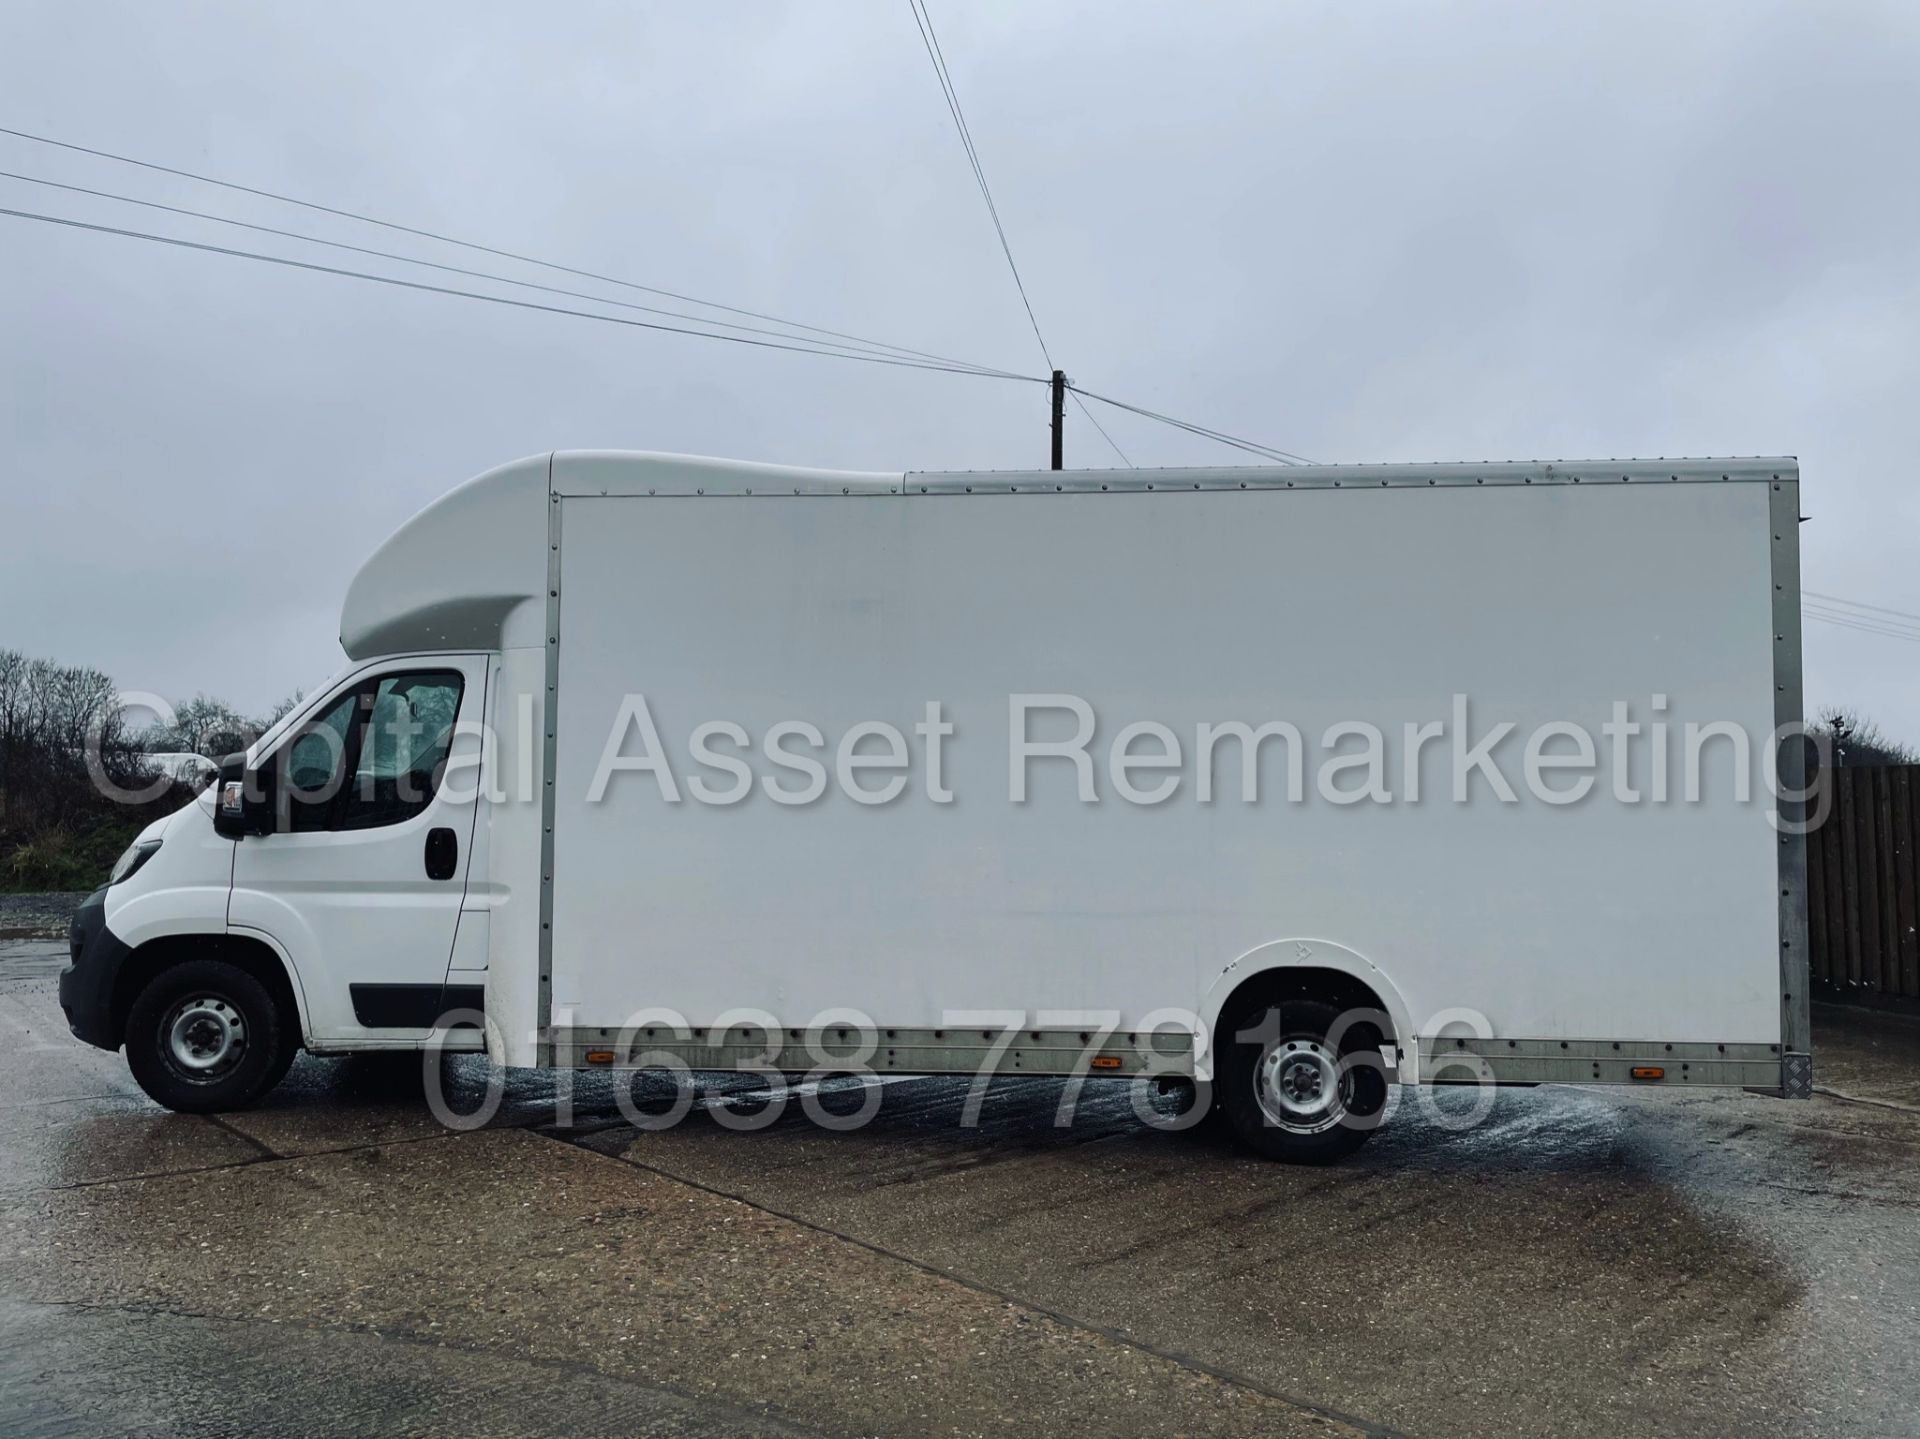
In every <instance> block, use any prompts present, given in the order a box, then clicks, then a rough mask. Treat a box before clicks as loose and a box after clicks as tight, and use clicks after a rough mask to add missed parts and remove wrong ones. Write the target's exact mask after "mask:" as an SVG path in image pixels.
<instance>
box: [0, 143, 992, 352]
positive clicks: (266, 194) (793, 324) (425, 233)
mask: <svg viewBox="0 0 1920 1439" xmlns="http://www.w3.org/2000/svg"><path fill="white" fill-rule="evenodd" d="M0 135H11V136H13V137H14V138H15V139H18V140H30V141H32V142H33V143H35V144H37V145H51V146H54V147H55V148H57V149H61V150H71V151H74V152H75V153H77V154H81V155H92V156H95V157H97V158H99V159H102V160H112V161H114V162H115V163H117V164H121V165H133V166H136V167H138V168H139V169H142V170H151V171H154V172H155V173H157V174H162V175H177V176H179V177H180V178H181V179H184V180H193V181H196V182H198V183H200V184H202V185H216V186H218V187H219V188H221V189H223V190H232V191H235V192H236V193H239V194H242V195H257V196H259V197H260V198H262V199H266V200H276V201H278V202H280V203H281V204H283V205H298V206H299V207H300V208H301V209H304V210H313V211H316V212H318V213H320V214H323V215H337V216H339V217H341V218H342V219H347V220H357V221H359V222H360V223H361V224H365V225H377V226H378V227H380V228H381V229H383V230H393V231H397V232H398V233H400V234H403V235H416V236H418V237H420V238H421V239H425V240H435V241H438V242H439V243H441V244H443V245H457V246H459V247H460V248H461V249H464V250H475V251H478V252H479V253H481V254H485V255H494V256H497V257H498V258H500V259H503V260H516V261H518V262H520V263H521V264H525V265H537V266H539V267H540V268H542V269H546V270H556V271H558V272H560V273H561V274H566V275H575V276H578V277H580V278H581V279H585V280H597V281H599V282H600V283H601V284H603V285H619V286H620V287H622V288H623V289H628V290H640V291H643V292H645V293H646V294H649V295H662V296H665V297H666V298H667V299H669V300H678V301H680V302H681V303H682V304H685V305H700V306H703V307H704V308H706V309H710V310H722V311H725V312H726V313H727V314H729V315H740V316H743V317H744V318H746V319H749V320H764V321H766V322H767V323H768V324H772V325H781V326H784V327H785V328H787V329H790V330H807V331H810V332H812V333H813V334H816V335H826V336H829V337H831V338H832V339H835V340H853V341H856V342H858V343H860V344H867V345H874V346H877V347H878V348H880V349H884V350H889V351H892V352H894V353H896V354H902V355H911V356H914V357H915V358H917V359H922V360H937V361H939V362H940V363H941V364H943V365H951V366H955V367H971V368H975V369H980V370H987V369H989V368H990V367H988V366H984V365H982V366H973V365H972V362H971V361H965V360H955V359H953V358H952V357H951V356H948V355H937V354H934V353H932V352H931V351H926V350H914V349H909V348H908V347H906V346H904V345H893V344H889V343H887V342H886V341H884V340H870V339H866V338H865V337H863V336H860V335H853V334H848V333H847V332H845V331H843V330H829V329H825V328H823V327H821V326H819V325H807V324H802V323H801V322H800V321H798V320H784V319H781V318H780V317H779V316H778V315H768V314H763V313H761V312H760V311H758V310H747V309H742V308H741V307H739V306H737V305H723V304H721V303H720V302H719V301H717V300H702V299H700V298H698V297H697V296H694V295H683V294H681V293H679V292H678V291H676V290H665V289H661V288H660V287H659V286H657V285H642V284H640V283H639V282H638V281H634V280H622V279H619V278H617V277H616V276H613V275H602V274H597V273H596V272H594V271H592V270H582V269H578V268H576V267H574V266H572V265H562V264H559V263H558V262H556V261H553V260H542V259H540V258H539V257H538V256H535V255H523V254H520V253H518V252H516V251H513V250H503V249H499V248H497V247H496V246H493V245H482V244H480V243H478V242H477V241H474V240H462V239H460V238H458V237H457V236H454V235H443V234H440V233H438V232H437V231H434V230H423V229H420V228H418V227H416V226H413V225H403V224H400V223H399V222H398V221H395V220H382V219H378V218H376V217H375V216H372V215H365V214H362V213H360V212H359V211H357V210H346V209H341V208H339V207H337V206H333V205H322V204H320V203H318V202H317V201H314V200H302V199H300V198H299V197H298V196H296V195H284V194H281V193H279V192H278V191H275V190H265V189H261V188H259V187H257V186H254V185H242V184H240V183H238V182H237V181H233V180H221V179H218V178H216V177H215V176H212V175H202V174H200V173H198V172H197V171H194V170H182V169H177V168H176V167H174V166H172V165H161V164H157V163H155V162H154V161H152V160H140V159H136V158H135V157H133V156H131V155H120V154H116V153H114V152H113V151H111V150H96V149H94V148H92V147H91V146H88V145H77V144H74V143H73V142H72V141H69V140H56V139H54V138H53V137H52V136H50V135H36V134H33V133H32V132H30V131H27V130H15V129H12V128H10V127H8V126H5V125H0ZM795 338H798V337H797V336H796V337H795ZM996 373H1000V374H1008V373H1011V372H1009V371H996ZM1021 378H1025V377H1024V376H1022V377H1021Z"/></svg>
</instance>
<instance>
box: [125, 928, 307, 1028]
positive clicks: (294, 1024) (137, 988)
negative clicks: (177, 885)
mask: <svg viewBox="0 0 1920 1439" xmlns="http://www.w3.org/2000/svg"><path fill="white" fill-rule="evenodd" d="M196 959H218V960H223V961H225V962H226V963H228V964H231V965H233V966H234V967H235V968H237V969H241V970H244V971H245V972H246V973H248V974H250V975H252V976H253V977H254V978H255V979H257V980H259V981H260V983H261V984H262V985H263V986H265V988H266V990H267V992H268V993H269V994H270V995H272V996H273V998H274V1000H275V1002H276V1003H277V1004H278V1005H279V1006H280V1010H281V1013H282V1014H283V1015H284V1016H285V1018H286V1022H287V1024H288V1025H289V1027H291V1028H292V1029H293V1030H294V1032H295V1033H296V1034H297V1035H299V1036H301V1038H302V1039H303V1040H304V1037H305V1035H306V1033H307V1014H306V1005H305V1003H304V1002H303V996H302V995H301V993H300V986H299V984H298V983H297V982H296V980H295V977H294V974H293V969H292V966H291V965H289V964H288V963H287V962H286V960H285V958H284V957H283V956H282V955H281V954H280V953H279V951H278V950H276V949H275V948H274V947H273V946H272V945H270V944H268V943H267V942H266V941H265V940H263V939H256V938H254V937H253V936H251V935H244V934H170V935H165V936H163V937H161V938H159V939H150V940H148V941H147V942H146V943H145V944H143V945H141V946H140V947H139V948H137V949H135V950H134V951H133V952H132V953H131V954H129V955H128V956H127V958H126V962H125V963H124V964H122V965H121V967H120V973H119V976H118V977H117V978H116V979H115V981H114V987H113V1032H114V1033H115V1034H118V1035H121V1036H123V1037H124V1036H125V1034H126V1032H127V1021H128V1019H129V1017H130V1016H131V1015H132V1013H133V1006H134V1003H135V1001H136V1000H138V999H139V997H140V992H141V991H142V990H144V989H145V988H146V987H147V986H148V985H149V984H151V983H152V982H153V981H154V979H155V978H156V977H157V976H159V975H160V974H163V973H164V972H165V971H167V970H169V969H172V968H174V967H175V966H177V965H181V964H185V963H187V962H188V961H190V960H196Z"/></svg>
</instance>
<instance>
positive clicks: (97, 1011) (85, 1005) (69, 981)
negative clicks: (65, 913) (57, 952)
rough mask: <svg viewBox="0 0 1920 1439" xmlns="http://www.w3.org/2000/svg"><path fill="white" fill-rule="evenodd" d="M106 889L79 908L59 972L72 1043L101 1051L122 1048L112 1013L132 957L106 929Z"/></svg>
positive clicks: (88, 897) (99, 891) (96, 892)
mask: <svg viewBox="0 0 1920 1439" xmlns="http://www.w3.org/2000/svg"><path fill="white" fill-rule="evenodd" d="M106 907H107V887H106V886H105V885H104V884H103V885H101V886H100V888H98V889H96V890H95V891H94V892H93V893H92V894H90V895H88V896H87V897H86V899H85V900H84V901H82V902H81V905H80V908H79V909H77V910H75V911H74V915H73V923H72V924H71V925H70V926H68V929H67V948H68V952H69V962H68V964H67V967H66V968H65V969H63V970H61V971H60V1009H61V1011H62V1012H63V1013H64V1014H65V1015H66V1016H67V1027H68V1028H69V1029H71V1030H72V1031H73V1032H74V1035H75V1037H76V1038H79V1039H83V1040H85V1041H86V1042H87V1043H88V1044H91V1045H94V1046H96V1047H97V1048H100V1049H118V1048H119V1047H120V1040H121V1038H122V1036H121V1034H120V1026H119V1025H118V1024H117V1023H115V1015H114V1011H113V995H114V989H115V988H116V986H117V985H118V983H119V980H120V970H121V968H122V966H123V965H125V964H126V961H127V956H128V955H130V954H132V953H133V951H132V950H131V949H130V948H129V947H128V946H126V945H125V944H122V943H121V942H120V940H119V939H118V938H117V937H116V936H115V935H114V933H113V931H112V930H110V929H108V928H107V913H106Z"/></svg>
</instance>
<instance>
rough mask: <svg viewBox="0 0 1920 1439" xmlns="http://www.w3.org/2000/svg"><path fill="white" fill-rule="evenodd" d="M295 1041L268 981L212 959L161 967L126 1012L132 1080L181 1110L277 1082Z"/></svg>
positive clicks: (214, 1105) (239, 1099)
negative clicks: (128, 1011) (166, 967)
mask: <svg viewBox="0 0 1920 1439" xmlns="http://www.w3.org/2000/svg"><path fill="white" fill-rule="evenodd" d="M298 1042H299V1041H298V1036H297V1035H296V1033H295V1032H294V1026H293V1023H292V1019H291V1016H289V1015H287V1014H284V1013H283V1012H282V1011H281V1007H280V1005H279V1004H278V1003H277V1002H276V1001H275V1000H274V997H273V995H272V994H270V993H269V992H268V991H267V988H266V986H265V985H263V984H261V983H260V981H259V980H257V979H255V978H254V977H253V976H252V975H250V974H248V973H247V972H246V971H245V970H244V969H241V968H239V967H238V966H236V965H232V964H228V963H226V962H225V961H224V960H218V959H194V960H189V961H187V962H186V963H185V964H177V965H174V966H173V967H172V968H170V969H165V970H162V971H161V972H160V973H159V974H157V975H155V976H154V977H153V978H152V979H151V980H149V981H148V983H147V987H146V988H145V989H143V990H141V991H140V994H139V997H138V998H136V999H135V1000H134V1002H133V1009H132V1011H131V1013H130V1014H129V1015H128V1017H127V1067H128V1068H129V1069H131V1070H132V1071H133V1077H134V1079H135V1081H137V1082H138V1083H139V1085H140V1087H141V1088H142V1089H144V1090H145V1091H146V1092H147V1094H148V1096H149V1097H150V1098H152V1099H153V1100H154V1101H155V1102H157V1103H159V1104H163V1105H165V1106H166V1107H167V1108H168V1109H172V1110H177V1111H179V1112H180V1113H183V1114H211V1113H217V1112H219V1111H222V1110H228V1109H244V1108H245V1107H246V1106H247V1105H249V1104H251V1103H253V1101H254V1100H256V1099H258V1098H259V1097H260V1096H261V1095H263V1094H265V1093H266V1092H267V1091H268V1090H269V1089H271V1088H273V1086H274V1085H276V1084H278V1083H279V1082H280V1079H281V1077H282V1076H283V1075H285V1074H286V1072H287V1066H288V1065H289V1064H290V1063H291V1062H292V1060H293V1056H294V1051H295V1049H296V1047H297V1045H298Z"/></svg>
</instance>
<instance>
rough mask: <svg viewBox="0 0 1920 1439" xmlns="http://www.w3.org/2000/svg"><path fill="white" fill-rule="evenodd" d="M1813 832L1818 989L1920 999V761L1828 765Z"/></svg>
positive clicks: (1850, 999)
mask: <svg viewBox="0 0 1920 1439" xmlns="http://www.w3.org/2000/svg"><path fill="white" fill-rule="evenodd" d="M1822 783H1823V784H1824V785H1826V786H1828V791H1829V792H1828V799H1829V806H1828V812H1827V817H1826V821H1825V823H1823V824H1822V825H1820V827H1819V828H1817V829H1815V830H1814V831H1813V832H1812V833H1811V834H1809V835H1808V836H1807V917H1808V925H1807V927H1808V931H1809V951H1810V953H1809V959H1810V962H1811V964H1812V969H1813V996H1814V998H1816V999H1828V1000H1838V1001H1841V1002H1843V1003H1847V1004H1874V1005H1885V1006H1888V1007H1892V1008H1908V1007H1916V1006H1920V765H1858V766H1849V767H1846V768H1841V769H1830V770H1828V771H1827V772H1826V775H1825V776H1824V777H1823V780H1822Z"/></svg>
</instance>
